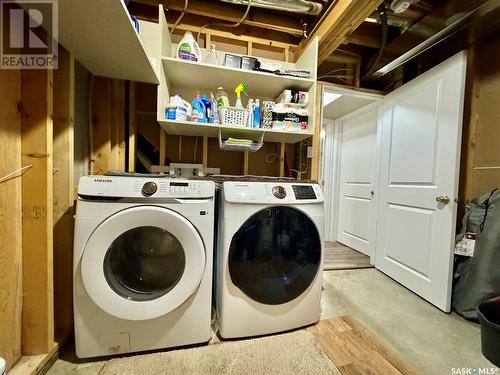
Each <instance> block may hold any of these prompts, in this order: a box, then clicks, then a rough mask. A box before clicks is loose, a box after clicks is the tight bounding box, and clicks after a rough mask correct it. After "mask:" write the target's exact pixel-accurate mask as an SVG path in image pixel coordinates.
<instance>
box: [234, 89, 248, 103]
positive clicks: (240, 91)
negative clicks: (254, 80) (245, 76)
mask: <svg viewBox="0 0 500 375" xmlns="http://www.w3.org/2000/svg"><path fill="white" fill-rule="evenodd" d="M247 87H248V85H247V84H246V83H240V84H239V85H238V86H236V88H235V89H234V92H235V93H236V104H235V105H234V107H235V108H241V109H245V107H243V103H242V102H241V93H243V94H245V95H248V94H247Z"/></svg>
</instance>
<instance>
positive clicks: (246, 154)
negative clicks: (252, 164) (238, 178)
mask: <svg viewBox="0 0 500 375" xmlns="http://www.w3.org/2000/svg"><path fill="white" fill-rule="evenodd" d="M249 158H250V153H249V152H248V151H244V152H243V174H244V175H245V176H246V175H247V174H248V162H249Z"/></svg>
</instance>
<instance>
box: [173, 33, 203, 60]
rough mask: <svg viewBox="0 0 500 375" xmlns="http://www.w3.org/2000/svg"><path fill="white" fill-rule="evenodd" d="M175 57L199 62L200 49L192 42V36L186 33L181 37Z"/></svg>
mask: <svg viewBox="0 0 500 375" xmlns="http://www.w3.org/2000/svg"><path fill="white" fill-rule="evenodd" d="M177 57H178V58H179V59H182V60H188V61H196V62H198V61H201V60H200V59H201V49H200V46H199V45H198V43H196V40H194V37H193V34H191V33H190V32H189V31H186V33H185V34H184V36H183V37H182V39H181V41H180V42H179V45H178V46H177Z"/></svg>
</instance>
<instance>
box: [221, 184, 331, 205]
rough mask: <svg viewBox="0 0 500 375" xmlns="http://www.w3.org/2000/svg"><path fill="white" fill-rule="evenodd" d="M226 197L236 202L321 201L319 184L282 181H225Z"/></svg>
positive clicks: (287, 202) (286, 202) (284, 202)
mask: <svg viewBox="0 0 500 375" xmlns="http://www.w3.org/2000/svg"><path fill="white" fill-rule="evenodd" d="M223 190H224V199H225V200H226V201H227V202H234V203H260V204H263V203H264V204H265V203H269V204H290V203H295V204H300V203H321V202H323V201H324V199H323V192H322V191H321V187H320V186H319V185H318V184H310V183H290V182H287V183H281V182H276V183H273V182H235V181H231V182H225V183H224V185H223Z"/></svg>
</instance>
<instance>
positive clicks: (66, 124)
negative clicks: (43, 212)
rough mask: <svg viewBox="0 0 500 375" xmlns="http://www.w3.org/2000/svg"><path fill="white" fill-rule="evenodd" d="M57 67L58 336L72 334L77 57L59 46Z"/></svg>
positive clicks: (54, 193)
mask: <svg viewBox="0 0 500 375" xmlns="http://www.w3.org/2000/svg"><path fill="white" fill-rule="evenodd" d="M58 57H59V67H58V69H57V70H54V133H53V149H54V151H53V152H54V161H53V164H54V170H57V173H56V174H54V177H53V179H54V191H53V199H54V301H55V308H54V321H55V339H56V341H57V342H58V343H59V344H61V345H62V344H63V343H64V342H65V341H66V340H67V339H68V338H69V337H70V336H71V335H72V333H73V290H72V285H73V282H72V280H73V227H74V219H73V215H74V180H73V179H74V172H73V169H74V168H73V166H74V156H73V155H74V110H75V101H74V99H75V60H74V58H73V56H71V55H70V54H69V52H67V51H66V50H65V49H63V48H62V47H59V56H58Z"/></svg>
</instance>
